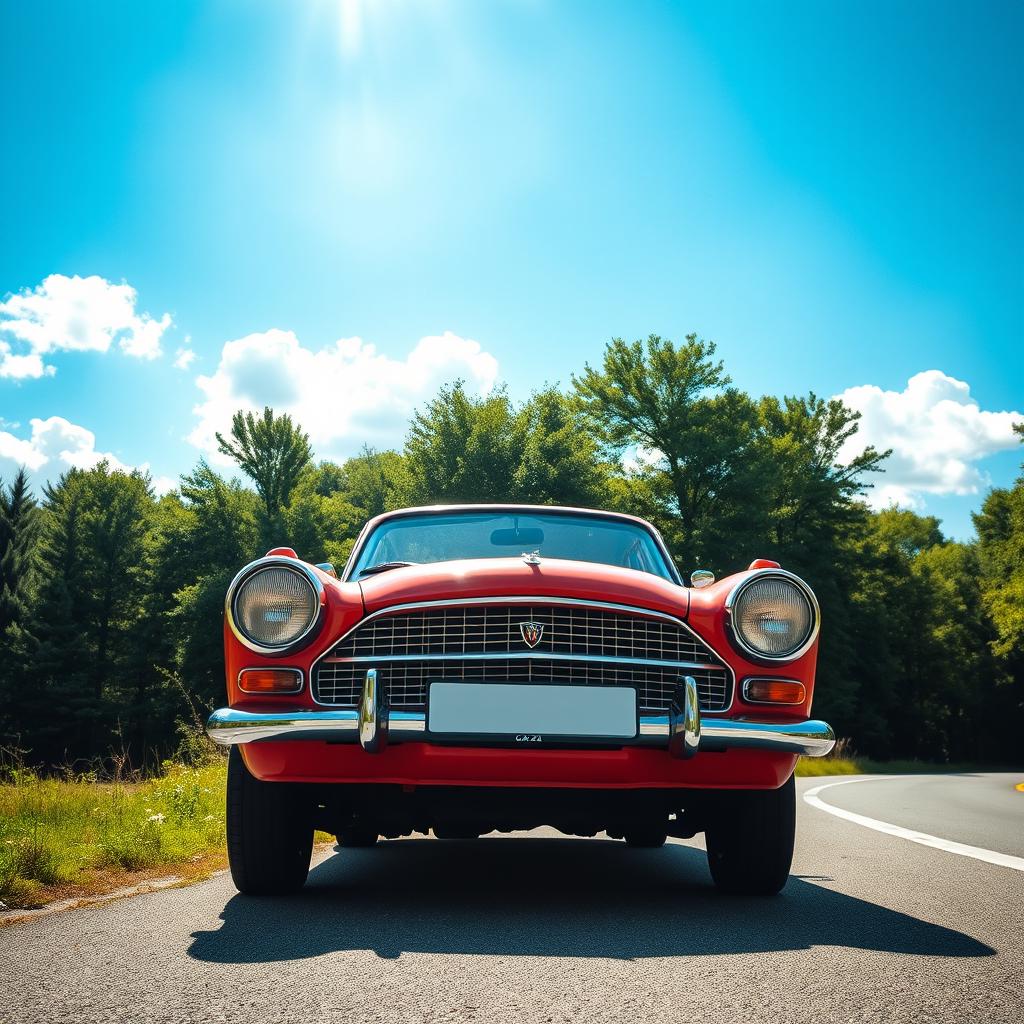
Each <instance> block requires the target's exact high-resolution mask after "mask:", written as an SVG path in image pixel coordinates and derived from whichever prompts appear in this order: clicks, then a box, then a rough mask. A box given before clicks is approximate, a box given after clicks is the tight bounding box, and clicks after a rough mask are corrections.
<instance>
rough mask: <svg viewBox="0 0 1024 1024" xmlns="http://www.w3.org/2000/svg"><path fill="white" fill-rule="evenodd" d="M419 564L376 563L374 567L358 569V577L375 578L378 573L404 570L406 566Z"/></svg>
mask: <svg viewBox="0 0 1024 1024" xmlns="http://www.w3.org/2000/svg"><path fill="white" fill-rule="evenodd" d="M419 564H420V563H419V562H378V563H377V564H376V565H368V566H367V567H366V568H365V569H360V570H359V573H358V575H360V576H375V575H376V574H377V573H379V572H387V571H388V569H404V568H405V567H406V566H407V565H419Z"/></svg>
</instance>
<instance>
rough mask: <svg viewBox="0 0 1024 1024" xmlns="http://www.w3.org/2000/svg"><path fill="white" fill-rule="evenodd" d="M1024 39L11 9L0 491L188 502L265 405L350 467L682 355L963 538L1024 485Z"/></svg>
mask: <svg viewBox="0 0 1024 1024" xmlns="http://www.w3.org/2000/svg"><path fill="white" fill-rule="evenodd" d="M783 12H784V16H783ZM1022 44H1024V6H1022V5H1020V4H1017V3H1010V2H1006V3H994V2H992V3H984V4H970V3H966V2H964V3H957V4H944V3H928V4H918V3H900V4H895V5H894V4H891V3H858V4H820V3H790V4H787V5H785V8H783V7H781V6H779V5H774V4H759V3H722V2H716V3H707V4H660V3H659V4H653V3H652V4H648V3H633V4H612V3H607V4H604V3H597V2H577V3H571V2H564V3H547V2H543V0H521V2H505V3H500V2H494V3H473V2H470V0H465V2H459V3H457V2H447V3H444V2H437V3H426V2H420V3H416V2H409V3H402V2H398V0H361V2H338V0H332V2H320V3H313V2H306V3H303V2H295V3H270V2H267V3H244V4H243V3H206V4H198V3H195V4H190V3H185V2H176V3H174V4H138V3H114V2H107V3H102V4H96V5H81V4H77V3H55V4H49V5H46V6H45V7H44V6H42V5H34V4H24V5H23V4H16V3H14V2H6V3H2V4H0V117H2V123H3V125H4V158H3V160H2V161H0V186H2V187H0V195H2V196H3V201H4V217H3V236H4V244H3V245H2V246H0V303H2V305H0V360H3V362H2V364H0V375H2V374H6V375H3V376H0V418H2V421H3V422H0V475H7V474H8V473H9V472H10V470H11V467H13V465H14V464H15V463H16V462H18V461H23V462H26V461H27V462H29V464H30V465H32V467H33V470H34V472H35V475H36V479H37V480H39V481H41V480H42V479H45V478H46V477H47V476H52V475H53V474H54V473H56V472H59V470H60V468H62V467H63V466H65V465H66V464H68V463H69V462H74V461H77V462H79V463H87V462H88V461H89V460H90V459H93V458H95V457H96V455H97V454H98V453H111V454H113V455H114V456H115V457H116V458H117V459H118V460H120V461H121V462H123V463H124V464H126V465H141V464H146V465H148V466H149V468H150V470H151V472H152V473H153V474H154V476H156V477H159V478H169V479H174V478H175V477H177V475H178V474H180V473H182V472H184V471H187V470H188V469H189V468H190V467H191V466H192V465H193V464H194V463H195V461H196V459H197V458H198V457H199V455H200V454H202V452H203V451H204V450H206V449H208V448H209V445H210V438H211V437H212V432H213V430H214V429H216V428H217V427H218V426H219V425H222V424H223V422H224V419H225V417H226V416H228V415H229V414H230V410H231V409H232V408H234V407H237V406H239V405H246V404H249V405H256V406H259V405H262V404H263V403H264V402H271V403H272V404H275V406H277V407H280V408H289V409H291V410H293V411H295V412H296V414H297V415H298V416H299V418H300V420H301V421H302V422H303V423H304V425H306V426H307V428H308V429H309V430H310V432H311V434H312V435H313V441H314V444H315V447H316V448H317V451H318V452H319V453H321V454H323V455H331V456H334V457H343V456H344V455H345V454H347V453H350V452H352V451H355V450H356V449H358V448H359V447H360V445H361V444H362V443H363V442H364V441H370V442H371V443H374V444H396V445H397V444H400V443H401V439H402V433H403V431H402V424H403V423H404V421H405V419H406V418H407V415H408V412H409V410H410V409H411V408H413V407H415V405H416V404H417V403H420V402H422V401H423V399H424V398H426V397H428V396H429V395H430V394H431V393H432V392H433V390H434V388H435V387H436V386H437V384H438V383H439V382H440V381H442V380H444V379H447V378H449V377H452V376H463V377H466V378H467V379H468V380H469V381H470V383H471V385H472V386H475V387H480V388H486V387H488V386H490V385H491V383H492V382H493V381H494V380H500V381H506V382H507V383H508V386H509V388H510V391H511V392H512V394H513V395H515V396H516V397H522V396H525V395H526V394H528V393H529V392H530V391H531V390H532V389H533V388H536V387H537V386H539V385H541V384H543V383H545V382H555V381H557V382H561V383H563V384H565V383H567V382H568V380H569V377H570V375H571V374H572V373H573V372H574V371H576V370H578V369H579V368H580V367H581V366H582V365H583V363H584V362H586V361H587V360H590V361H594V360H596V359H598V358H599V357H600V353H601V350H602V347H603V345H604V343H605V342H606V341H607V340H608V339H609V338H611V337H613V336H616V335H620V336H624V337H628V338H633V337H641V336H644V335H646V334H648V333H651V332H657V333H660V334H662V335H666V336H669V337H673V338H681V337H682V336H683V335H684V334H686V333H688V332H691V331H694V332H697V333H699V334H701V335H702V336H704V337H707V338H712V339H714V340H716V341H717V342H718V344H719V350H720V354H721V355H722V356H723V357H724V359H725V360H726V363H727V366H728V368H729V370H730V372H731V373H732V375H733V377H734V379H735V380H736V382H737V383H738V384H739V385H740V386H742V387H744V388H747V389H749V390H751V391H752V392H754V393H776V394H794V393H805V392H807V391H810V390H813V391H815V392H817V393H819V394H823V395H833V394H845V395H847V396H848V398H849V400H850V401H851V403H853V404H856V405H857V406H858V408H861V409H862V410H863V412H864V423H865V435H866V436H867V437H868V438H869V439H870V440H873V441H875V442H876V443H880V444H883V443H884V444H891V445H894V446H895V447H896V448H897V456H896V458H895V459H894V461H893V465H892V467H891V470H890V473H889V474H887V476H886V479H885V481H884V483H885V485H886V490H885V492H884V494H883V493H882V492H880V496H879V500H897V501H900V502H902V503H905V504H909V505H912V506H913V507H916V508H918V509H922V510H924V511H927V512H930V513H933V514H936V515H939V516H941V517H942V518H943V520H944V522H945V525H946V527H947V529H948V530H949V532H951V533H952V534H954V535H956V536H966V535H967V534H969V532H970V529H971V527H970V519H969V512H970V510H971V509H972V508H976V507H977V506H978V505H979V504H980V501H981V500H982V497H983V494H984V491H985V490H986V488H987V486H989V483H990V482H993V483H996V484H1005V483H1008V482H1009V481H1010V480H1012V479H1013V477H1014V476H1015V475H1016V473H1017V467H1018V466H1019V463H1020V459H1021V454H1020V451H1019V450H1017V449H1015V448H1014V445H1013V442H1012V439H1010V435H1009V423H1010V422H1011V421H1012V419H1013V418H1014V414H1016V416H1017V417H1018V418H1019V416H1020V414H1021V410H1024V384H1022V382H1024V345H1022V337H1024V256H1022V237H1024V190H1022V187H1021V180H1022V169H1024V114H1022V110H1024V72H1022V70H1021V67H1022V62H1021V61H1020V60H1019V54H1020V52H1021V47H1022ZM76 278H77V279H79V280H76ZM93 278H94V279H95V280H85V281H83V280H81V279H93ZM5 300H6V301H5ZM165 316H169V318H170V322H169V325H168V326H166V327H165V326H164V324H166V323H168V321H167V320H165V319H164V318H165ZM5 323H6V329H4V324H5ZM338 339H348V340H346V341H344V342H343V343H341V344H340V345H339V344H337V342H338ZM357 339H361V340H357ZM421 339H425V340H421ZM229 343H230V344H229ZM4 346H6V347H4ZM371 346H372V348H371ZM175 364H177V365H175ZM4 366H5V367H6V370H4V369H3V367H4ZM182 366H184V368H182ZM911 378H913V381H914V382H913V383H912V384H910V385H908V381H910V380H911ZM851 389H853V390H851ZM52 417H59V418H60V420H59V421H57V420H52V419H51V418H52ZM34 420H38V421H40V422H39V425H33V421H34ZM65 421H66V424H65ZM162 482H163V484H164V485H166V482H167V481H166V479H165V480H163V481H162Z"/></svg>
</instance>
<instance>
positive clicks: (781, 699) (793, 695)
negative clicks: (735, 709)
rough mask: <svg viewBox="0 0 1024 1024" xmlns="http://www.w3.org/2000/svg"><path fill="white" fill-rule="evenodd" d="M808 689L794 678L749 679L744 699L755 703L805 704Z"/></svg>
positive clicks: (746, 683)
mask: <svg viewBox="0 0 1024 1024" xmlns="http://www.w3.org/2000/svg"><path fill="white" fill-rule="evenodd" d="M806 696H807V691H806V690H805V689H804V684H803V683H798V682H796V681H795V680H792V679H748V680H747V681H746V682H745V683H744V684H743V699H744V700H747V701H751V702H752V703H754V704H803V702H804V698H805V697H806Z"/></svg>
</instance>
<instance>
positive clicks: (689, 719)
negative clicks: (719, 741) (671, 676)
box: [668, 676, 700, 759]
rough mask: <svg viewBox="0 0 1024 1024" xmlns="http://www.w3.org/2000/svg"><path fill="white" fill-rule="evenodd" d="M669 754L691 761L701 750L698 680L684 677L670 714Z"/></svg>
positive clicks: (670, 708)
mask: <svg viewBox="0 0 1024 1024" xmlns="http://www.w3.org/2000/svg"><path fill="white" fill-rule="evenodd" d="M668 720H669V729H668V752H669V753H670V754H671V755H672V756H673V757H682V758H686V759H689V758H691V757H693V755H694V754H696V753H697V751H698V750H699V749H700V702H699V700H698V698H697V680H696V679H694V678H693V677H692V676H684V677H683V685H682V686H680V687H679V689H678V690H677V691H676V696H675V697H674V698H673V700H672V704H671V705H670V707H669V713H668Z"/></svg>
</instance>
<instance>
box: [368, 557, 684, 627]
mask: <svg viewBox="0 0 1024 1024" xmlns="http://www.w3.org/2000/svg"><path fill="white" fill-rule="evenodd" d="M359 586H360V587H361V589H362V592H363V601H364V603H365V605H366V611H367V612H376V611H380V610H381V609H382V608H389V607H391V606H392V605H396V604H412V603H414V602H418V601H451V600H459V599H460V598H476V597H496V598H501V597H513V596H515V597H538V598H545V597H564V598H570V599H572V598H575V599H577V600H589V601H604V602H608V603H611V604H628V605H633V606H635V607H639V608H650V609H652V610H654V611H660V612H665V613H667V614H669V615H675V616H676V617H677V618H681V619H684V618H686V615H687V611H688V610H689V600H690V592H689V590H687V589H686V588H685V587H681V586H679V585H678V584H676V583H672V582H671V581H669V580H664V579H661V578H660V577H659V576H653V575H651V574H650V573H646V572H638V571H637V570H635V569H621V568H618V567H617V566H613V565H600V564H598V563H595V562H573V561H569V560H568V559H564V558H543V556H542V559H541V562H540V564H539V565H527V564H526V562H524V561H523V559H522V558H476V559H466V560H464V561H457V562H432V563H429V564H426V565H410V566H406V567H405V568H402V569H390V570H388V571H387V572H382V573H381V574H380V575H378V576H371V577H369V578H368V579H365V580H362V581H360V583H359Z"/></svg>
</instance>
